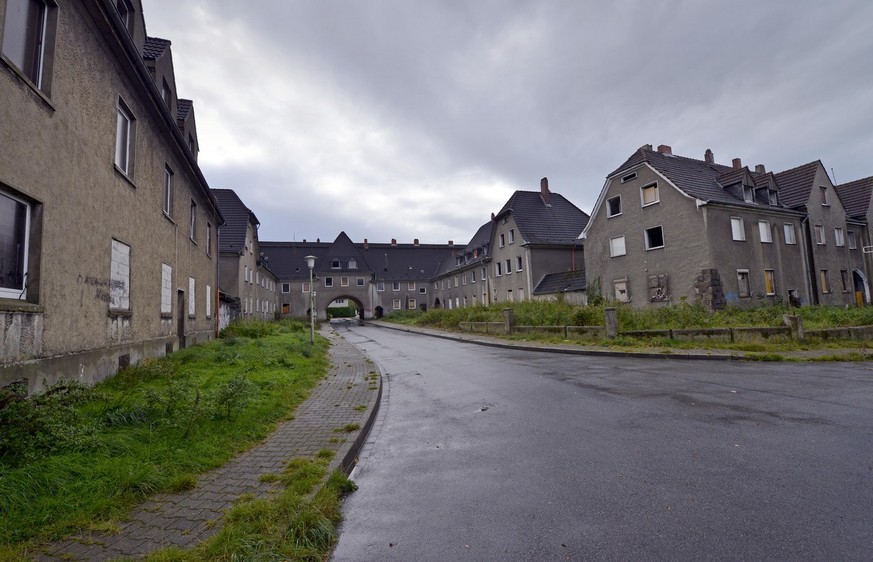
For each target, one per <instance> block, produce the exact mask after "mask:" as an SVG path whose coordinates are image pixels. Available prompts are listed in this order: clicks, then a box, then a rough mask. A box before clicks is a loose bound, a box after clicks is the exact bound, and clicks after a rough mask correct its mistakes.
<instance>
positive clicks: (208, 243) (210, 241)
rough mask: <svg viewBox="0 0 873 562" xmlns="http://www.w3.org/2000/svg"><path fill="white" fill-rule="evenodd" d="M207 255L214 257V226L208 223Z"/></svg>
mask: <svg viewBox="0 0 873 562" xmlns="http://www.w3.org/2000/svg"><path fill="white" fill-rule="evenodd" d="M206 255H207V256H211V255H212V225H211V224H209V223H206Z"/></svg>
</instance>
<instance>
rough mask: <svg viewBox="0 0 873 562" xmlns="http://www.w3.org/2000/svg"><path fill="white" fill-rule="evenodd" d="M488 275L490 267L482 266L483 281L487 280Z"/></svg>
mask: <svg viewBox="0 0 873 562" xmlns="http://www.w3.org/2000/svg"><path fill="white" fill-rule="evenodd" d="M487 277H488V269H487V268H485V267H483V268H482V281H485V279H486V278H487Z"/></svg>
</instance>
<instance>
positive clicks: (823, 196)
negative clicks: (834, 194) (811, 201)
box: [819, 185, 830, 207]
mask: <svg viewBox="0 0 873 562" xmlns="http://www.w3.org/2000/svg"><path fill="white" fill-rule="evenodd" d="M819 189H820V190H821V204H822V206H823V207H829V206H830V203H828V188H827V187H825V186H823V185H822V186H819Z"/></svg>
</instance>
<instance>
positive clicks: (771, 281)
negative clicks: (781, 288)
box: [764, 269, 776, 296]
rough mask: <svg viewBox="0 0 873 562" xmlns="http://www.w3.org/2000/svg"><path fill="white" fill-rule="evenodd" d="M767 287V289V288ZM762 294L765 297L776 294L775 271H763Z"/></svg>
mask: <svg viewBox="0 0 873 562" xmlns="http://www.w3.org/2000/svg"><path fill="white" fill-rule="evenodd" d="M768 285H769V288H768V287H767V286H768ZM764 292H765V293H766V294H767V296H773V295H775V294H776V270H773V269H765V270H764Z"/></svg>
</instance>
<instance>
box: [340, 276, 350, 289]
mask: <svg viewBox="0 0 873 562" xmlns="http://www.w3.org/2000/svg"><path fill="white" fill-rule="evenodd" d="M348 286H349V278H348V277H340V287H348Z"/></svg>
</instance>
